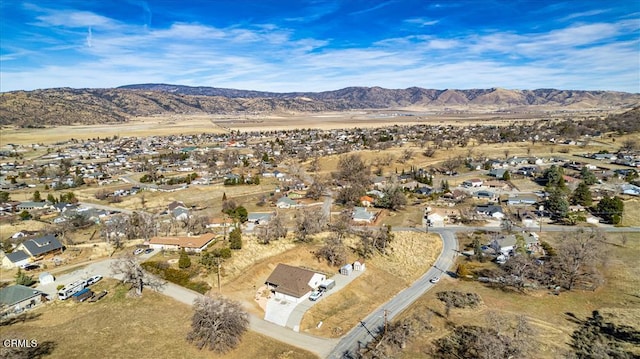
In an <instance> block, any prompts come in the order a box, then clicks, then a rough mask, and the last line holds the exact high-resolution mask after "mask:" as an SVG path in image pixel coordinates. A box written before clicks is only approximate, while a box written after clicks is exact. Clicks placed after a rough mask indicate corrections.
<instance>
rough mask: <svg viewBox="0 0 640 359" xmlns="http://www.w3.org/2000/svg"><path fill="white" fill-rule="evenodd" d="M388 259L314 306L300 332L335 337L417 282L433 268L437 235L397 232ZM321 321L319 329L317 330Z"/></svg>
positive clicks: (375, 262) (373, 263)
mask: <svg viewBox="0 0 640 359" xmlns="http://www.w3.org/2000/svg"><path fill="white" fill-rule="evenodd" d="M394 235H395V238H394V240H393V242H392V247H393V250H392V252H391V253H390V254H389V255H388V256H384V257H383V256H376V257H374V258H372V259H370V260H368V261H366V265H367V270H366V271H365V272H364V273H363V274H362V275H360V276H359V277H358V278H356V279H355V280H354V281H353V282H352V283H350V284H349V285H348V286H347V287H346V288H344V289H342V290H340V291H339V292H337V293H335V294H333V295H331V296H329V297H327V298H325V299H324V300H322V301H320V302H318V303H317V304H316V305H314V306H313V307H312V308H311V309H310V310H309V311H308V312H306V313H305V315H304V317H303V318H302V323H301V325H300V328H301V330H302V331H305V332H308V333H310V334H314V335H319V336H325V337H338V336H341V335H344V334H346V332H347V331H348V330H349V329H351V328H352V327H354V326H355V325H356V324H357V323H358V321H359V320H361V319H362V318H363V316H365V315H366V314H368V313H370V312H371V311H372V310H374V309H375V308H377V307H378V306H380V305H381V304H382V303H384V302H386V301H387V300H389V299H390V298H391V297H392V296H394V295H395V294H396V293H398V292H399V291H400V290H402V289H403V288H405V287H406V286H408V285H410V284H411V283H413V281H415V280H416V279H418V278H419V277H420V276H421V275H422V274H423V273H424V272H426V271H427V269H429V268H430V267H431V265H433V263H434V262H435V260H436V258H437V257H438V255H439V254H440V251H441V248H442V243H441V241H440V239H439V238H438V237H437V236H436V235H433V234H431V235H427V234H424V233H416V232H396V233H394ZM320 321H322V322H323V325H322V327H321V328H320V329H318V328H316V326H317V324H318V322H320Z"/></svg>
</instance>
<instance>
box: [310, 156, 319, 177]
mask: <svg viewBox="0 0 640 359" xmlns="http://www.w3.org/2000/svg"><path fill="white" fill-rule="evenodd" d="M320 168H321V167H320V156H318V155H317V154H316V155H314V156H313V159H312V160H311V163H309V171H311V172H313V173H318V172H319V171H320Z"/></svg>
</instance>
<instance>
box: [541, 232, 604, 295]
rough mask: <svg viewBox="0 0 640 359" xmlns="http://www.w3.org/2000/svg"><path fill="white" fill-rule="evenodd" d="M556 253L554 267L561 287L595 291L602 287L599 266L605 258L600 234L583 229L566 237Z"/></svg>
mask: <svg viewBox="0 0 640 359" xmlns="http://www.w3.org/2000/svg"><path fill="white" fill-rule="evenodd" d="M556 252H557V254H556V256H555V257H554V258H553V261H552V262H551V268H552V272H553V274H554V275H555V277H556V280H558V281H559V284H560V285H562V286H563V287H565V288H566V289H568V290H571V289H573V288H574V287H575V286H576V285H580V286H583V287H590V288H595V287H597V286H598V285H599V284H601V280H602V274H601V273H600V270H599V268H598V267H599V266H600V265H601V264H602V263H603V261H604V258H605V255H606V254H605V251H604V245H603V234H602V233H601V232H599V231H597V230H595V229H592V230H591V231H589V232H586V231H585V230H584V229H582V228H581V229H579V230H577V231H575V232H572V234H571V235H568V236H566V238H565V239H564V240H563V241H562V242H561V243H560V245H558V248H557V249H556Z"/></svg>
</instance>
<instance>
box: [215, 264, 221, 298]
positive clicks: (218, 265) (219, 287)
mask: <svg viewBox="0 0 640 359" xmlns="http://www.w3.org/2000/svg"><path fill="white" fill-rule="evenodd" d="M216 266H217V267H218V292H221V291H222V289H221V285H220V269H221V268H222V258H220V257H216Z"/></svg>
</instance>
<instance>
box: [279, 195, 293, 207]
mask: <svg viewBox="0 0 640 359" xmlns="http://www.w3.org/2000/svg"><path fill="white" fill-rule="evenodd" d="M276 207H278V208H295V207H298V202H296V201H294V200H292V199H291V198H289V197H281V198H280V199H279V200H278V201H276Z"/></svg>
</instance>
